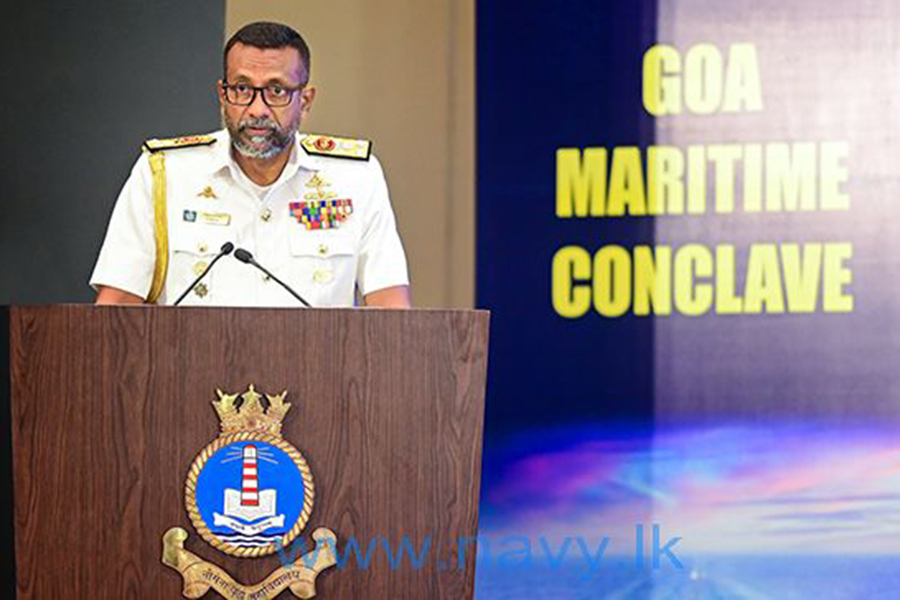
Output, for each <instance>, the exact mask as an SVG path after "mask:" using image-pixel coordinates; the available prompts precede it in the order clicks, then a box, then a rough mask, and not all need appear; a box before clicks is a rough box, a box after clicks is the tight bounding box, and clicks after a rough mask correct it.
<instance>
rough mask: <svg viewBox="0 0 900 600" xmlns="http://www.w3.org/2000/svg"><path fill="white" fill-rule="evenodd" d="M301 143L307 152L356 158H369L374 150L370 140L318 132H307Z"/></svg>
mask: <svg viewBox="0 0 900 600" xmlns="http://www.w3.org/2000/svg"><path fill="white" fill-rule="evenodd" d="M300 145H301V146H303V149H304V150H306V153H307V154H315V155H318V156H335V157H338V158H352V159H355V160H369V155H370V154H371V152H372V142H370V141H368V140H352V139H349V138H339V137H334V136H330V135H319V134H317V133H307V134H306V135H305V136H304V137H303V139H302V140H300Z"/></svg>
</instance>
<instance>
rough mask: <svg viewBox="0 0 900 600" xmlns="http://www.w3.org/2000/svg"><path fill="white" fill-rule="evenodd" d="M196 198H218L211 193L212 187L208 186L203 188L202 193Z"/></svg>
mask: <svg viewBox="0 0 900 600" xmlns="http://www.w3.org/2000/svg"><path fill="white" fill-rule="evenodd" d="M197 196H198V197H200V198H211V199H215V198H218V196H216V193H215V192H214V191H213V189H212V186H210V185H208V186H206V187H205V188H203V191H201V192H200V193H198V194H197Z"/></svg>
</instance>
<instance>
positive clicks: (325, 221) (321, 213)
mask: <svg viewBox="0 0 900 600" xmlns="http://www.w3.org/2000/svg"><path fill="white" fill-rule="evenodd" d="M290 207H291V216H292V217H294V218H295V219H297V222H298V223H300V224H302V225H304V226H305V227H306V229H307V230H312V229H337V228H338V227H339V226H340V224H341V223H343V222H344V221H346V220H347V218H348V217H349V216H350V215H351V214H352V213H353V200H351V199H349V198H347V199H342V200H306V201H303V202H291V204H290Z"/></svg>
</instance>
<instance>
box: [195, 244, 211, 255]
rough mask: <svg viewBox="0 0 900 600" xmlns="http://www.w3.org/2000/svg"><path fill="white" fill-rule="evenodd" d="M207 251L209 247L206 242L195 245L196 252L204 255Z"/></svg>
mask: <svg viewBox="0 0 900 600" xmlns="http://www.w3.org/2000/svg"><path fill="white" fill-rule="evenodd" d="M207 250H209V246H208V245H207V244H206V242H200V243H199V244H197V252H199V253H201V254H205V253H206V251H207Z"/></svg>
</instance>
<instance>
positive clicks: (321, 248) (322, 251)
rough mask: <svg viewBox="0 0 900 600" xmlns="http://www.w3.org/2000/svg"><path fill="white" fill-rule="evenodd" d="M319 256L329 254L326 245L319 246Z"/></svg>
mask: <svg viewBox="0 0 900 600" xmlns="http://www.w3.org/2000/svg"><path fill="white" fill-rule="evenodd" d="M319 254H321V255H322V256H325V255H326V254H328V246H326V245H325V244H319Z"/></svg>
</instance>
